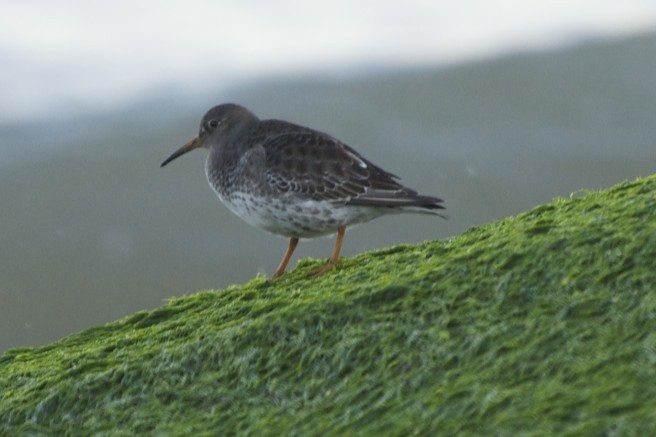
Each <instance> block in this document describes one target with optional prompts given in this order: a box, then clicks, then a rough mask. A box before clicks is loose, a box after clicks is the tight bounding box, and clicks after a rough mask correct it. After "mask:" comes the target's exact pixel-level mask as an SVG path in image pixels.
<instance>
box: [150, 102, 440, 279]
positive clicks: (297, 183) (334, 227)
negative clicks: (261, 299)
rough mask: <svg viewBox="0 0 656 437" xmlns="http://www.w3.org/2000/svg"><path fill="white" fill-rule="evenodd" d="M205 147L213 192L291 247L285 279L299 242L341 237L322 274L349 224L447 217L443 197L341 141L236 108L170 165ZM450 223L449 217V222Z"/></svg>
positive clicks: (223, 112) (213, 113) (227, 109)
mask: <svg viewBox="0 0 656 437" xmlns="http://www.w3.org/2000/svg"><path fill="white" fill-rule="evenodd" d="M200 147H203V148H205V149H207V150H208V151H209V155H208V156H207V161H206V163H205V173H206V175H207V179H208V181H209V183H210V186H211V187H212V188H213V189H214V191H215V192H216V194H217V196H219V199H220V200H221V202H223V203H224V204H225V205H226V206H227V207H228V208H229V209H230V210H231V211H232V212H233V213H235V214H236V215H237V216H239V217H240V218H242V219H243V220H245V221H246V222H248V223H250V224H251V225H253V226H255V227H256V228H260V229H263V230H265V231H268V232H271V233H273V234H277V235H282V236H285V237H287V238H289V246H288V248H287V252H286V253H285V256H284V257H283V259H282V261H281V262H280V265H279V266H278V268H277V269H276V271H275V273H274V274H273V276H272V277H271V278H272V279H273V278H277V277H279V276H282V275H283V274H284V273H285V268H286V267H287V264H288V263H289V260H290V258H291V256H292V254H293V253H294V250H295V249H296V245H297V244H298V240H299V238H315V237H320V236H325V235H331V234H335V233H336V234H337V241H336V243H335V248H334V250H333V253H332V255H331V257H330V260H329V261H328V263H327V264H326V265H324V266H323V267H322V268H320V269H319V270H318V271H317V272H316V274H317V276H318V275H322V274H324V273H326V272H328V271H329V270H331V269H332V268H333V267H335V265H337V263H338V261H339V252H340V250H341V248H342V242H343V240H344V234H345V232H346V228H347V226H351V225H355V224H358V223H363V222H367V221H369V220H372V219H374V218H376V217H379V216H381V215H385V214H396V213H402V212H413V213H424V214H433V215H438V216H442V215H441V214H440V213H439V211H440V210H442V209H444V207H443V206H442V199H439V198H437V197H432V196H424V195H420V194H419V193H417V192H416V191H415V190H413V189H411V188H408V187H405V186H403V185H401V184H400V183H399V182H398V181H397V180H398V179H399V178H398V177H397V176H395V175H393V174H392V173H389V172H388V171H386V170H383V169H382V168H380V167H378V166H377V165H375V164H373V163H372V162H370V161H369V160H367V159H366V158H364V157H363V156H362V155H360V154H359V153H358V152H356V151H355V150H353V149H352V148H351V147H349V146H347V145H346V144H344V143H343V142H341V141H339V140H337V139H335V138H334V137H332V136H330V135H328V134H326V133H323V132H319V131H316V130H313V129H310V128H307V127H303V126H299V125H297V124H293V123H289V122H286V121H281V120H260V119H259V118H258V117H257V116H256V115H255V114H253V113H252V112H251V111H249V110H248V109H246V108H244V107H242V106H239V105H235V104H231V103H228V104H222V105H218V106H215V107H213V108H212V109H210V110H209V111H207V113H206V114H205V115H204V116H203V118H202V120H201V122H200V128H199V131H198V135H197V136H196V137H194V138H192V139H191V140H190V141H188V142H187V143H186V144H185V145H183V146H182V147H181V148H179V149H178V150H176V151H175V152H174V153H173V154H172V155H171V156H169V157H168V158H167V159H166V160H165V161H164V162H163V163H162V165H161V166H162V167H164V166H165V165H166V164H168V163H169V162H171V161H173V160H174V159H176V158H178V157H179V156H181V155H184V154H185V153H187V152H189V151H191V150H193V149H197V148H200ZM442 217H443V216H442Z"/></svg>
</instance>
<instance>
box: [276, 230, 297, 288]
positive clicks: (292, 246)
mask: <svg viewBox="0 0 656 437" xmlns="http://www.w3.org/2000/svg"><path fill="white" fill-rule="evenodd" d="M297 244H298V238H296V237H294V238H290V239H289V246H287V252H285V256H283V257H282V261H280V265H279V266H278V268H277V269H276V271H275V273H274V274H273V275H272V276H271V279H276V278H279V277H281V276H282V275H284V274H285V269H286V268H287V264H288V263H289V260H290V258H291V257H292V254H293V253H294V250H296V245H297Z"/></svg>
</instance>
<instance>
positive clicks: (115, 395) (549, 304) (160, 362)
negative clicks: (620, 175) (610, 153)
mask: <svg viewBox="0 0 656 437" xmlns="http://www.w3.org/2000/svg"><path fill="white" fill-rule="evenodd" d="M655 203H656V177H654V176H652V177H649V178H646V179H639V180H637V181H634V182H626V183H622V184H619V185H617V186H615V187H613V188H611V189H609V190H606V191H602V192H591V193H588V194H586V195H584V196H581V197H577V198H573V199H569V200H565V199H558V200H556V201H554V202H553V203H551V204H548V205H544V206H540V207H537V208H535V209H533V210H532V211H529V212H527V213H524V214H521V215H519V216H517V217H513V218H509V219H506V220H503V221H500V222H496V223H491V224H489V225H486V226H482V227H479V228H475V229H471V230H470V231H468V232H466V233H465V234H464V235H462V236H459V237H457V238H453V239H451V240H449V241H435V242H427V243H424V244H422V245H419V246H397V247H394V248H391V249H388V250H382V251H378V252H372V253H368V254H364V255H361V256H358V257H354V258H351V259H344V260H343V263H342V265H341V267H340V268H339V269H337V270H336V271H335V272H332V273H330V274H328V275H326V276H324V277H322V278H320V279H314V278H312V277H308V275H307V274H308V272H310V271H311V270H312V269H313V268H316V266H318V265H319V262H318V261H316V262H315V261H304V262H302V263H301V264H300V265H299V267H298V268H296V269H295V270H294V271H293V272H291V273H290V274H288V275H287V276H285V277H283V278H282V279H281V280H278V281H275V282H273V283H268V282H266V281H265V280H264V279H263V278H258V279H255V280H253V281H251V282H250V283H248V284H245V285H243V286H233V287H229V288H227V289H224V290H218V291H211V292H203V293H198V294H196V295H192V296H187V297H183V298H179V299H174V300H172V301H171V302H170V303H168V304H167V305H165V306H163V307H162V308H160V309H157V310H154V311H148V312H141V313H138V314H135V315H133V316H131V317H128V318H125V319H123V320H120V321H118V322H115V323H111V324H108V325H105V326H100V327H96V328H92V329H89V330H86V331H83V332H81V333H79V334H76V335H72V336H69V337H67V338H65V339H63V340H61V341H58V342H56V343H53V344H51V345H48V346H45V347H39V348H24V349H13V350H10V351H8V352H7V353H5V354H4V355H3V356H1V357H0V435H4V434H7V435H40V434H69V435H78V434H83V435H84V434H112V435H113V434H119V435H120V434H124V435H129V434H144V433H147V434H148V433H151V434H160V435H199V434H201V435H203V434H204V435H214V434H225V433H228V434H233V433H252V434H255V435H260V434H271V435H289V434H299V435H325V434H326V433H328V434H353V433H355V432H357V433H360V434H365V435H382V434H385V435H411V434H423V435H426V434H434V435H436V434H439V435H453V434H463V433H464V434H487V435H490V434H498V435H516V434H518V433H519V434H535V435H564V434H569V435H656V205H655Z"/></svg>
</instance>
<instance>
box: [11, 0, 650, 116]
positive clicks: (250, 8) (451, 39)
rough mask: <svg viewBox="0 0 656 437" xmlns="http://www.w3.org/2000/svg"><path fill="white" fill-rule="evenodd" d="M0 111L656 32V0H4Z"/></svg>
mask: <svg viewBox="0 0 656 437" xmlns="http://www.w3.org/2000/svg"><path fill="white" fill-rule="evenodd" d="M0 9H1V10H2V14H0V62H1V64H2V66H3V68H2V69H1V70H0V93H1V94H2V96H3V98H2V99H0V117H2V119H4V120H12V119H24V118H29V117H31V116H33V115H38V114H43V113H47V112H48V111H52V110H53V109H54V108H57V107H61V106H62V105H66V104H68V105H70V104H73V105H75V104H77V105H80V106H81V107H84V106H89V107H96V106H102V105H111V104H121V103H122V102H125V101H126V100H130V99H135V98H138V96H139V95H140V94H141V93H143V92H145V91H148V90H149V89H153V88H154V87H157V86H161V85H163V84H167V83H180V84H186V85H188V86H190V87H193V86H197V84H200V83H207V81H208V80H210V81H214V82H216V85H217V86H221V85H225V86H229V85H230V84H232V83H234V81H235V80H238V79H249V78H257V77H264V76H268V75H271V74H285V73H303V72H307V73H312V72H323V73H324V74H330V73H336V74H338V73H348V72H353V71H356V72H357V71H359V70H362V69H366V68H374V67H383V66H415V65H417V66H418V65H435V64H440V63H453V62H461V61H467V60H471V59H476V58H480V57H490V56H495V55H497V54H499V53H504V52H508V51H512V50H517V49H532V48H542V47H552V46H557V45H559V44H567V43H568V42H571V41H576V40H577V39H580V38H584V37H594V36H615V35H623V34H630V33H635V32H639V31H644V30H648V29H655V28H656V1H654V0H495V1H490V0H445V1H434V0H403V1H391V2H380V1H377V0H314V1H312V2H309V1H305V0H278V1H276V2H268V1H257V0H223V1H210V0H196V1H187V2H166V1H153V0H141V1H129V0H119V1H113V2H90V1H84V0H59V1H36V0H23V1H20V2H14V1H0Z"/></svg>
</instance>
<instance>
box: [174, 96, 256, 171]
mask: <svg viewBox="0 0 656 437" xmlns="http://www.w3.org/2000/svg"><path fill="white" fill-rule="evenodd" d="M257 121H258V118H257V117H256V116H255V114H253V113H252V112H250V111H249V110H248V109H246V108H244V107H243V106H239V105H235V104H234V103H224V104H222V105H218V106H215V107H213V108H212V109H210V110H209V111H207V112H206V113H205V115H204V116H203V118H202V119H201V121H200V127H199V128H198V135H196V136H195V137H193V138H192V139H191V140H189V141H187V142H186V143H185V144H184V145H183V146H182V147H180V148H179V149H178V150H176V151H175V152H173V153H172V154H171V156H169V157H168V158H166V159H165V160H164V162H162V165H161V167H164V166H165V165H166V164H168V163H169V162H171V161H173V160H174V159H176V158H178V157H180V156H182V155H184V154H185V153H187V152H190V151H192V150H194V149H198V148H201V147H203V148H205V149H209V148H212V147H218V146H220V145H221V144H224V143H225V142H226V141H229V140H230V139H231V137H233V136H234V135H235V134H237V133H238V132H240V131H241V129H243V128H244V127H246V126H248V125H249V124H251V123H254V122H257Z"/></svg>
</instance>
